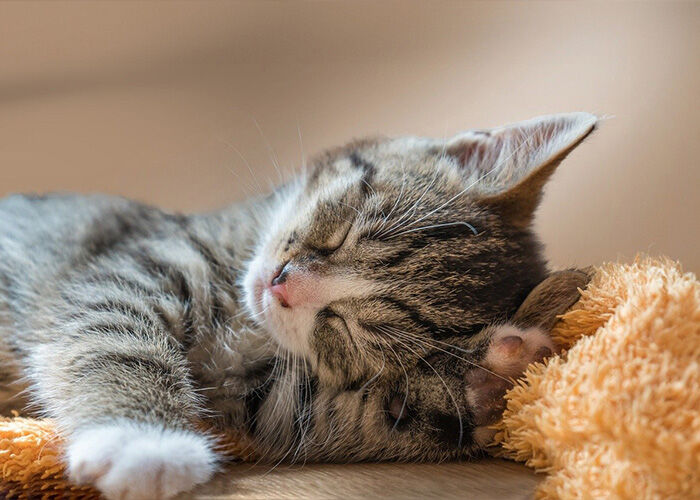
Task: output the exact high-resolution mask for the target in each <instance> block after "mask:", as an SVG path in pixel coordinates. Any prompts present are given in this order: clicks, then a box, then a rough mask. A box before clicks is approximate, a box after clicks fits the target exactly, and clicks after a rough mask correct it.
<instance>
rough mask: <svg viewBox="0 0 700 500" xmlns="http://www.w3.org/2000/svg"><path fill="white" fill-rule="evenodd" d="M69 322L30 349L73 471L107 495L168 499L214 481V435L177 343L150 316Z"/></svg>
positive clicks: (41, 394) (43, 399)
mask: <svg viewBox="0 0 700 500" xmlns="http://www.w3.org/2000/svg"><path fill="white" fill-rule="evenodd" d="M120 314H122V313H118V314H115V315H113V318H112V322H111V323H110V322H105V321H104V315H100V316H98V317H100V318H102V322H96V321H95V320H94V319H93V320H92V324H85V325H81V328H79V329H72V328H73V326H75V325H70V324H68V325H65V326H64V328H65V331H64V332H62V335H61V337H60V339H57V340H56V341H53V342H50V343H45V344H41V345H39V346H35V347H34V348H33V349H32V350H31V354H30V358H29V364H30V373H29V375H30V378H31V380H32V381H33V383H34V395H35V397H36V399H37V402H38V403H39V404H40V406H41V407H42V409H44V410H45V411H46V413H47V414H48V415H49V416H51V417H54V418H55V419H56V420H57V422H58V424H59V426H60V427H61V428H62V430H63V431H64V432H66V434H67V437H68V447H67V452H66V459H67V462H68V468H69V473H70V477H71V479H72V480H74V481H76V482H78V483H89V484H93V485H95V486H96V487H97V488H99V489H100V490H101V491H102V492H103V493H104V494H105V496H106V497H107V498H108V499H117V498H118V499H127V500H128V499H158V498H168V497H171V496H173V495H175V494H177V493H179V492H182V491H186V490H189V489H191V488H192V487H193V486H194V485H196V484H198V483H201V482H203V481H206V480H207V479H208V478H209V477H210V476H211V475H212V473H213V472H214V470H215V467H216V455H215V453H214V452H213V450H212V443H211V442H210V439H208V438H207V437H206V436H205V435H203V434H201V433H198V432H196V431H195V430H194V428H193V427H192V421H193V420H195V419H196V418H197V417H198V416H201V415H200V414H201V412H200V410H199V401H198V398H197V396H196V392H195V390H194V388H193V386H192V383H191V381H190V376H189V370H188V367H187V365H186V362H185V359H184V356H183V354H182V352H181V348H180V346H179V344H178V343H177V342H176V341H174V340H173V339H172V338H170V337H169V336H167V335H166V334H164V333H163V332H162V331H160V332H159V331H158V328H155V329H154V328H153V325H147V324H146V323H148V322H147V321H144V319H143V318H141V319H140V320H135V319H134V318H126V317H124V318H121V320H120V318H119V317H118V316H119V315H120Z"/></svg>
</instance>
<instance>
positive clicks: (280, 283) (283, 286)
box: [270, 264, 289, 307]
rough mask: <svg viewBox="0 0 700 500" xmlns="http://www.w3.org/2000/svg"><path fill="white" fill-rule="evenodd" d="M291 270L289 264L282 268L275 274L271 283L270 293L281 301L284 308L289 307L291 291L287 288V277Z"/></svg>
mask: <svg viewBox="0 0 700 500" xmlns="http://www.w3.org/2000/svg"><path fill="white" fill-rule="evenodd" d="M288 275H289V269H288V266H287V264H285V265H284V266H281V267H279V268H278V269H277V271H276V272H275V276H273V278H272V281H271V282H270V293H271V294H272V296H273V297H274V298H276V299H277V300H279V302H280V305H281V306H282V307H289V289H288V287H287V277H288Z"/></svg>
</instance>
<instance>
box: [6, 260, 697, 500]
mask: <svg viewBox="0 0 700 500" xmlns="http://www.w3.org/2000/svg"><path fill="white" fill-rule="evenodd" d="M552 334H553V336H554V339H555V340H556V341H557V342H558V343H559V345H560V346H561V347H562V349H563V350H564V351H563V352H562V354H560V355H558V356H554V357H553V358H551V359H549V360H548V362H547V363H546V364H539V363H538V364H533V365H531V366H530V367H529V368H528V370H527V372H526V373H525V375H524V376H523V377H522V378H521V379H520V380H519V381H518V382H517V384H516V386H515V387H514V388H513V389H512V390H511V391H509V392H508V394H507V395H506V398H507V400H508V406H507V409H506V412H505V414H504V418H503V421H502V422H501V423H500V424H499V432H498V434H497V435H496V439H497V441H498V442H499V444H500V445H501V450H502V451H501V453H502V454H503V455H504V456H507V457H510V458H513V459H515V460H518V461H523V462H525V463H526V464H527V465H529V466H531V467H534V468H535V469H537V470H538V471H541V472H546V473H547V476H546V478H545V479H544V481H543V482H542V483H541V484H540V485H539V487H538V489H537V492H536V496H537V497H539V498H629V499H638V498H664V499H670V498H700V283H698V281H697V279H696V278H695V276H694V275H692V274H690V273H687V274H684V273H683V272H682V271H681V269H680V266H679V265H678V264H675V263H673V262H671V261H669V260H666V259H658V260H654V259H649V258H643V259H642V258H640V259H637V261H635V262H634V263H633V264H630V265H624V264H608V265H605V266H602V267H600V268H597V269H595V271H594V272H593V279H592V281H591V282H590V283H589V285H588V286H587V288H586V289H585V290H583V292H582V297H581V299H580V300H579V301H578V302H577V303H576V304H575V305H574V306H573V307H572V308H571V309H570V310H569V311H568V312H567V313H566V314H564V315H563V317H562V318H561V319H560V321H559V322H558V323H557V324H556V325H555V326H554V329H553V332H552ZM567 349H568V352H566V350H567ZM221 443H222V451H223V452H224V453H226V454H228V456H230V457H234V458H239V459H243V460H245V459H247V458H250V457H251V456H252V454H251V450H250V447H249V443H248V442H247V441H246V440H245V438H244V437H243V436H240V435H231V436H223V437H222V438H221ZM61 452H62V440H61V439H60V437H58V436H57V435H56V434H55V432H54V428H53V426H52V424H51V422H50V421H47V420H35V419H26V418H20V417H15V418H8V419H0V496H2V494H4V495H5V496H6V497H7V498H45V499H51V498H61V497H64V496H66V494H67V493H70V495H71V497H72V498H82V499H87V498H98V497H99V494H98V493H97V492H96V491H95V490H93V489H91V488H87V487H76V486H72V485H69V484H68V483H66V482H65V479H64V475H63V474H64V470H65V469H64V465H63V463H62V462H61Z"/></svg>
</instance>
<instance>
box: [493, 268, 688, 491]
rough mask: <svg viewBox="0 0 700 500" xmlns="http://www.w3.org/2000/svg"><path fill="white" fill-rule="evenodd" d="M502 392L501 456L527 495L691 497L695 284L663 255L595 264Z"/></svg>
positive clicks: (498, 437) (499, 439)
mask: <svg viewBox="0 0 700 500" xmlns="http://www.w3.org/2000/svg"><path fill="white" fill-rule="evenodd" d="M553 336H554V338H555V339H556V340H558V341H559V342H560V343H561V344H562V346H564V347H568V346H572V347H571V348H570V350H569V351H568V353H566V354H564V355H562V356H557V357H554V358H551V359H550V360H549V361H548V362H547V363H546V365H543V364H536V365H531V366H530V367H529V368H528V370H527V372H526V373H525V375H524V377H523V378H521V380H520V381H519V382H518V384H517V385H516V386H515V387H514V388H513V389H512V390H511V391H510V392H509V393H508V394H507V395H506V398H507V399H508V407H507V410H506V412H505V414H504V418H503V422H502V423H501V432H500V433H499V434H498V435H497V440H498V441H499V442H500V443H501V444H502V447H503V450H504V455H505V456H508V457H511V458H513V459H515V460H519V461H523V462H525V463H526V464H527V465H529V466H531V467H534V468H535V469H537V470H539V471H542V472H546V473H547V477H546V478H545V480H544V481H543V482H542V483H541V484H540V485H539V487H538V489H537V492H536V497H537V498H572V499H575V498H622V499H642V498H644V499H646V498H659V499H673V498H678V499H689V498H700V284H699V283H698V281H697V279H696V277H695V276H694V275H693V274H690V273H686V274H684V273H683V272H682V270H681V268H680V266H679V265H678V264H677V263H673V262H671V261H669V260H667V259H651V258H638V259H637V260H636V261H635V262H634V263H633V264H630V265H623V264H608V265H605V266H603V267H601V268H599V269H597V272H596V274H595V276H594V277H593V280H592V281H591V283H590V284H589V285H588V287H587V289H586V290H584V291H583V294H582V297H581V299H580V300H579V302H577V303H576V304H575V305H574V306H573V307H572V308H571V309H570V310H569V311H568V312H567V313H566V314H565V315H564V316H563V317H562V319H561V320H560V321H559V322H558V324H557V325H556V326H555V328H554V331H553Z"/></svg>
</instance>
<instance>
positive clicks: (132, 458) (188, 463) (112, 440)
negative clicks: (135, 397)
mask: <svg viewBox="0 0 700 500" xmlns="http://www.w3.org/2000/svg"><path fill="white" fill-rule="evenodd" d="M66 458H67V461H68V470H69V474H70V477H71V479H72V480H73V481H75V482H76V483H79V484H92V485H94V486H96V487H97V488H98V489H99V490H100V491H101V492H102V493H103V494H104V496H105V497H106V498H107V499H109V500H111V499H117V498H118V499H124V500H140V499H165V498H170V497H172V496H174V495H176V494H178V493H180V492H183V491H187V490H189V489H191V488H192V487H193V486H195V485H196V484H199V483H202V482H204V481H206V480H207V479H209V477H211V475H212V473H213V472H214V470H215V468H216V456H215V454H214V453H213V452H212V451H211V446H210V443H209V442H208V440H207V438H205V437H203V436H200V435H198V434H195V433H193V432H189V431H181V430H171V429H163V428H159V427H156V426H151V425H146V424H134V423H120V424H111V425H101V426H97V427H92V428H90V429H86V430H82V431H80V432H78V433H77V434H76V435H75V436H74V438H73V440H72V442H71V444H70V445H69V447H68V451H67V457H66Z"/></svg>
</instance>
